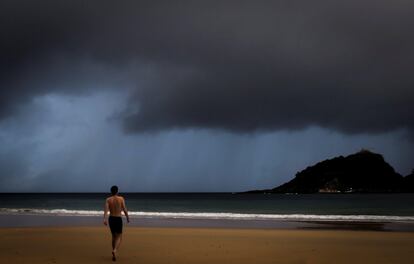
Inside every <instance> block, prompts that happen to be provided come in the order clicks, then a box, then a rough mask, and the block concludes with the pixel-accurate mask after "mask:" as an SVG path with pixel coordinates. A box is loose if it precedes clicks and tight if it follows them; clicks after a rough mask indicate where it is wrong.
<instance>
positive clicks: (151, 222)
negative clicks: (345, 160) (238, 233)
mask: <svg viewBox="0 0 414 264" xmlns="http://www.w3.org/2000/svg"><path fill="white" fill-rule="evenodd" d="M102 220H103V218H102V217H99V216H70V215H65V216H62V215H30V214H0V229H1V228H21V227H25V228H30V227H33V228H36V227H99V226H101V225H102V226H103V222H102ZM124 225H125V226H131V227H155V228H163V227H167V228H223V229H275V230H352V231H381V232H414V223H412V222H383V221H378V222H373V221H369V222H366V221H311V220H309V221H293V220H251V219H249V220H238V219H188V218H145V217H142V218H139V217H132V218H131V223H129V224H127V223H126V221H125V220H124Z"/></svg>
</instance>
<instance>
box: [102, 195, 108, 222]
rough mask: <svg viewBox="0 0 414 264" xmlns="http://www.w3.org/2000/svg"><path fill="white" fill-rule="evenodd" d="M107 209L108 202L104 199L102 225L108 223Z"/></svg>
mask: <svg viewBox="0 0 414 264" xmlns="http://www.w3.org/2000/svg"><path fill="white" fill-rule="evenodd" d="M108 211H109V204H108V199H106V201H105V206H104V219H103V223H104V225H108V222H107V221H106V219H107V215H108Z"/></svg>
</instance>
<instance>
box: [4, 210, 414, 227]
mask: <svg viewBox="0 0 414 264" xmlns="http://www.w3.org/2000/svg"><path fill="white" fill-rule="evenodd" d="M0 214H30V215H61V216H101V215H102V211H95V210H68V209H33V208H18V209H16V208H0ZM129 215H130V216H131V217H137V218H139V217H142V218H175V219H229V220H278V221H349V222H412V223H414V216H397V215H317V214H244V213H227V212H208V213H207V212H198V213H194V212H129Z"/></svg>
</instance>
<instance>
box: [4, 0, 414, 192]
mask: <svg viewBox="0 0 414 264" xmlns="http://www.w3.org/2000/svg"><path fill="white" fill-rule="evenodd" d="M412 25H414V3H413V2H412V1H406V0H394V1H374V0H348V1H332V0H331V1H324V0H315V1H307V0H294V1H241V0H239V1H223V0H221V1H212V0H209V1H155V0H152V1H116V2H114V1H102V0H99V1H98V0H89V1H76V0H72V1H63V0H62V1H59V0H53V1H52V0H51V1H31V0H26V1H20V0H10V1H8V0H2V1H1V2H0V32H1V35H0V61H1V63H0V191H3V192H4V191H35V192H37V191H107V189H108V188H109V187H110V185H112V184H117V185H119V186H120V188H121V190H123V191H140V192H157V191H158V192H163V191H175V192H179V191H185V192H187V191H243V190H250V189H259V188H260V189H262V188H272V187H275V186H277V185H279V184H281V183H284V182H285V181H287V180H290V179H291V178H293V177H294V175H295V173H296V172H298V171H300V170H302V169H304V168H306V167H307V166H309V165H312V164H314V163H315V162H318V161H320V160H323V159H326V158H331V157H334V156H338V155H348V154H351V153H354V152H356V151H359V150H360V149H361V148H367V149H370V150H372V151H374V152H378V153H381V154H383V155H384V157H385V159H386V160H387V161H388V162H389V163H390V164H391V165H392V166H393V167H394V168H395V169H396V170H397V171H398V172H399V173H401V174H402V175H407V174H408V173H410V172H411V170H412V169H413V168H414V158H413V157H414V75H413V65H414V31H413V30H412Z"/></svg>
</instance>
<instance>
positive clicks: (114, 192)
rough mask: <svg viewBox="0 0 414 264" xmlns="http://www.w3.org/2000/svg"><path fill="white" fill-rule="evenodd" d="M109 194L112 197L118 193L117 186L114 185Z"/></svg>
mask: <svg viewBox="0 0 414 264" xmlns="http://www.w3.org/2000/svg"><path fill="white" fill-rule="evenodd" d="M111 193H112V195H115V194H117V193H118V186H116V185H114V186H112V187H111Z"/></svg>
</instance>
